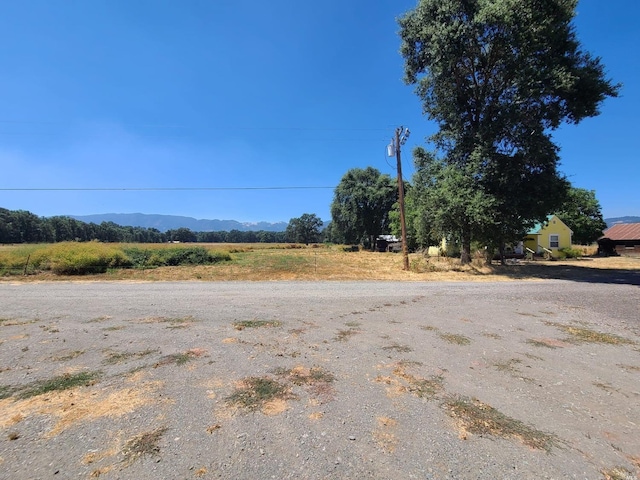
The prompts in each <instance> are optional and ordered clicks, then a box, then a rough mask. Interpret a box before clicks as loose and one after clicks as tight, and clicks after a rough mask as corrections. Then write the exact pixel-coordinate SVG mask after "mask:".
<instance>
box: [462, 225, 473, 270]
mask: <svg viewBox="0 0 640 480" xmlns="http://www.w3.org/2000/svg"><path fill="white" fill-rule="evenodd" d="M460 243H461V248H460V263H461V264H462V265H468V264H469V263H471V234H470V233H469V232H463V233H462V238H461V239H460Z"/></svg>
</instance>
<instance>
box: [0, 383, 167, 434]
mask: <svg viewBox="0 0 640 480" xmlns="http://www.w3.org/2000/svg"><path fill="white" fill-rule="evenodd" d="M160 386H161V383H160V382H148V383H145V384H142V385H139V386H137V387H135V388H124V389H118V390H112V391H109V392H104V391H96V390H95V389H90V388H74V389H72V390H66V391H63V392H51V393H47V394H44V395H38V396H36V397H32V398H27V399H24V400H14V399H13V398H7V399H4V400H0V426H2V427H3V428H6V427H7V426H9V425H15V424H17V423H19V422H21V421H23V420H24V419H26V418H28V417H29V416H31V415H46V416H49V417H52V418H54V419H56V423H55V425H54V427H53V428H52V429H51V430H50V431H48V432H46V433H45V434H44V436H45V437H53V436H56V435H58V434H59V433H61V432H63V431H65V430H67V429H68V428H70V427H72V426H73V425H75V424H77V423H80V422H86V421H93V420H96V419H98V418H100V417H120V416H122V415H126V414H128V413H131V412H133V411H134V410H136V409H138V408H140V407H142V406H144V405H148V404H150V403H152V402H153V401H154V400H153V398H152V397H151V394H152V393H153V392H154V391H156V390H158V389H159V388H160Z"/></svg>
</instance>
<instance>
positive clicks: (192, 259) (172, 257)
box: [125, 247, 231, 268]
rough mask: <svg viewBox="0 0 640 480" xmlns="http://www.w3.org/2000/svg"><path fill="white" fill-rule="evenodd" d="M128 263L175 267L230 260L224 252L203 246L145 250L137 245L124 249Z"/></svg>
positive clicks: (139, 265)
mask: <svg viewBox="0 0 640 480" xmlns="http://www.w3.org/2000/svg"><path fill="white" fill-rule="evenodd" d="M125 253H126V255H127V258H128V260H129V262H130V265H131V266H133V267H137V268H143V267H165V266H168V267H175V266H178V265H211V264H213V263H217V262H223V261H228V260H231V256H230V255H229V254H228V253H226V252H210V251H209V250H207V249H206V248H204V247H172V248H159V249H154V250H145V249H140V248H137V247H132V248H127V249H125Z"/></svg>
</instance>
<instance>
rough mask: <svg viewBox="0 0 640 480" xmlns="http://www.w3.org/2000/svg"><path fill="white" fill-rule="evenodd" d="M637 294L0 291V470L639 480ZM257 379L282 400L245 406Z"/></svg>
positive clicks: (548, 288)
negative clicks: (73, 383)
mask: <svg viewBox="0 0 640 480" xmlns="http://www.w3.org/2000/svg"><path fill="white" fill-rule="evenodd" d="M639 307H640V288H638V287H637V286H634V285H614V284H606V283H579V282H569V281H559V280H558V281H555V280H554V281H539V282H495V283H494V282H482V283H480V282H478V283H475V282H474V283H458V282H450V283H449V282H442V283H439V282H428V283H426V282H425V283H418V282H416V283H408V282H403V283H400V282H216V283H213V282H175V283H172V282H166V283H165V282H157V283H124V282H86V283H84V282H52V283H39V284H32V283H25V284H8V283H4V284H0V362H1V363H0V388H2V389H3V390H0V393H2V392H5V395H4V396H5V397H6V398H4V399H2V400H0V431H1V434H2V436H1V437H0V479H5V478H6V479H30V478H91V476H93V477H94V478H95V477H96V476H100V477H101V478H136V479H152V478H167V479H172V478H176V479H182V478H309V479H320V478H390V479H391V478H393V479H397V478H436V479H437V478H463V479H466V478H479V479H493V478H514V479H524V478H531V479H537V478H605V474H610V475H612V474H613V473H618V472H622V474H624V475H628V478H637V477H638V475H639V469H640V407H639V405H640V347H639V345H640V314H639V311H640V308H639ZM77 372H94V373H96V377H95V379H94V380H92V381H91V382H86V384H83V385H80V386H78V387H75V388H73V389H70V390H65V391H61V392H58V391H53V392H47V393H43V394H38V395H36V396H31V397H29V398H26V395H25V394H24V392H27V391H29V389H30V388H31V389H32V388H33V386H34V385H41V384H43V383H44V382H46V381H47V380H49V379H51V378H58V377H60V376H64V375H67V376H73V375H76V374H77ZM255 379H260V380H262V381H267V380H268V381H269V382H272V383H274V384H277V385H280V386H282V387H283V388H284V389H285V390H286V394H283V395H282V396H281V397H279V398H276V399H273V400H272V401H270V402H267V403H265V404H258V406H257V407H255V408H245V407H243V404H241V403H238V402H237V399H238V398H243V397H242V395H244V394H246V392H247V390H246V388H247V385H251V382H252V381H255ZM0 398H1V397H0ZM476 420H477V421H479V423H474V421H476ZM152 434H153V435H152ZM141 438H144V439H147V440H149V442H150V443H153V444H152V445H151V447H152V448H149V449H148V451H139V452H138V453H137V454H136V455H132V454H131V452H132V450H133V447H132V445H134V444H136V442H135V441H134V440H136V439H137V440H139V439H141ZM151 440H153V442H151ZM620 478H623V477H620Z"/></svg>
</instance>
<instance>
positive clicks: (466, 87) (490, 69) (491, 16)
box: [399, 0, 619, 262]
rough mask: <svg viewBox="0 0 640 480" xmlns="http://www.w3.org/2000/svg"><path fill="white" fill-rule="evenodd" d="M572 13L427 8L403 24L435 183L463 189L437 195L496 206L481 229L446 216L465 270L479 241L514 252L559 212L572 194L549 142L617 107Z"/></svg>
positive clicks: (549, 3) (474, 2)
mask: <svg viewBox="0 0 640 480" xmlns="http://www.w3.org/2000/svg"><path fill="white" fill-rule="evenodd" d="M576 4H577V0H420V1H419V3H418V5H417V7H416V8H415V9H414V10H411V11H409V12H408V13H407V14H406V15H405V16H403V17H402V18H400V20H399V24H400V37H401V39H402V46H401V53H402V55H403V57H404V59H405V81H406V82H407V83H408V84H413V85H416V93H417V94H418V96H419V97H420V99H421V101H422V105H423V111H424V113H425V114H426V115H427V117H428V118H429V119H430V120H434V121H435V122H436V123H437V124H438V127H439V130H438V132H437V133H436V134H435V135H433V136H432V137H431V140H432V141H433V142H434V144H435V147H436V149H437V151H438V153H439V162H442V164H443V169H442V171H441V172H440V174H439V177H443V176H444V177H443V178H447V179H448V181H449V183H451V182H462V185H463V186H464V188H461V189H457V188H445V187H443V188H442V189H440V190H441V192H447V193H446V199H447V204H453V205H457V204H460V205H465V204H466V202H469V201H473V202H475V200H477V196H476V195H481V196H483V197H485V199H484V200H483V202H484V203H486V204H488V205H490V207H489V208H488V209H486V210H484V214H483V215H482V216H481V217H480V218H475V220H473V221H467V220H465V219H464V218H463V220H460V218H459V217H455V216H449V217H450V220H445V219H444V217H446V215H442V219H443V220H442V228H444V229H445V230H447V231H448V232H449V233H452V234H455V235H457V236H458V237H459V238H460V241H461V246H462V249H461V250H462V257H461V259H462V261H463V262H468V261H469V260H470V245H471V241H472V240H480V241H483V242H485V243H487V244H491V245H499V244H502V243H503V242H505V241H510V240H515V239H517V238H518V236H520V235H521V234H523V233H524V232H526V230H527V229H528V228H529V227H530V226H531V225H533V223H535V222H537V221H541V220H543V219H544V217H545V216H546V215H547V214H548V213H550V212H552V211H553V210H555V209H557V208H558V206H559V205H560V204H561V202H562V200H563V198H564V195H565V194H566V190H567V185H568V183H567V182H566V180H565V179H564V178H563V177H562V175H561V174H560V173H559V172H558V170H557V166H558V160H559V157H558V150H559V149H558V147H557V146H556V145H555V144H554V143H553V141H552V138H551V132H552V131H553V130H555V129H556V128H558V127H559V126H560V125H561V124H562V123H564V122H569V123H578V122H580V121H581V120H582V119H584V118H586V117H590V116H594V115H597V114H598V113H599V110H598V109H599V106H600V105H601V103H602V101H603V100H604V99H605V98H607V97H610V96H617V93H618V89H619V86H617V85H613V84H612V83H611V81H609V80H608V79H606V78H605V74H604V67H603V65H602V63H601V61H600V59H599V58H597V57H593V56H591V55H590V54H589V53H587V52H585V51H584V50H583V49H582V48H581V46H580V43H579V42H578V40H577V36H576V32H575V27H574V26H573V24H572V19H573V17H574V16H575V8H576ZM446 166H450V167H451V168H450V169H447V168H446ZM439 177H436V178H439ZM469 191H473V192H475V193H474V195H471V196H469V194H468V192H469ZM474 199H475V200H474ZM466 208H467V210H469V209H470V210H473V211H475V208H472V205H467V207H466Z"/></svg>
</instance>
